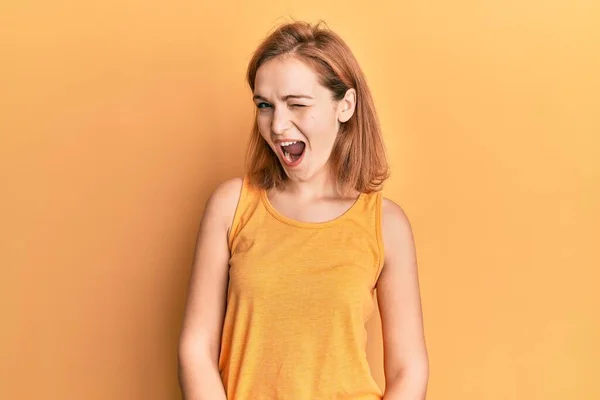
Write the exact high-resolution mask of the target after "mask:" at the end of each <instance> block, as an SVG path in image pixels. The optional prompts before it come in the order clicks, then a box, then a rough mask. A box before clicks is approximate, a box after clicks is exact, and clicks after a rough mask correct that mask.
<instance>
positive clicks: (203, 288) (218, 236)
mask: <svg viewBox="0 0 600 400" xmlns="http://www.w3.org/2000/svg"><path fill="white" fill-rule="evenodd" d="M241 186H242V180H241V179H240V178H236V179H232V180H229V181H226V182H224V183H223V184H221V185H220V186H219V187H218V188H217V189H216V190H215V191H214V192H213V194H212V195H211V196H210V198H209V199H208V201H207V203H206V208H205V210H204V215H203V217H202V222H201V224H200V230H199V233H198V238H197V242H196V249H195V255H194V263H193V266H192V273H191V277H190V282H189V286H188V295H187V302H186V308H185V313H184V317H183V324H182V329H181V335H180V339H179V349H178V356H179V357H178V358H179V370H178V375H179V384H180V387H181V391H182V394H183V398H184V400H226V395H225V390H224V388H223V383H222V380H221V376H220V374H219V365H218V364H219V353H220V346H221V343H220V342H221V333H222V329H223V319H224V317H225V308H226V301H227V298H226V297H227V285H228V277H229V247H228V245H227V233H228V230H229V228H230V225H231V222H232V220H233V214H234V212H235V209H236V206H237V202H238V200H239V196H240V190H241Z"/></svg>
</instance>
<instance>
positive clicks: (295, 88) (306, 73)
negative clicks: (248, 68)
mask: <svg viewBox="0 0 600 400" xmlns="http://www.w3.org/2000/svg"><path fill="white" fill-rule="evenodd" d="M318 78H319V77H318V76H317V74H315V73H314V72H313V70H312V69H311V68H310V67H309V66H308V65H306V64H305V63H303V62H302V61H300V60H298V59H297V58H294V57H285V58H274V59H271V60H269V61H267V62H265V63H264V64H263V65H261V66H260V68H258V70H257V71H256V79H255V81H254V92H255V94H258V95H262V96H277V97H282V96H285V95H287V94H306V95H319V94H321V92H322V90H325V91H326V89H325V88H324V87H323V86H321V85H320V83H319V81H318Z"/></svg>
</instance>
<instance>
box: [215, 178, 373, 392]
mask: <svg viewBox="0 0 600 400" xmlns="http://www.w3.org/2000/svg"><path fill="white" fill-rule="evenodd" d="M381 201H382V198H381V192H376V193H372V194H365V193H362V194H360V196H359V197H358V199H357V200H356V202H355V203H354V204H353V206H352V207H351V208H350V209H349V210H348V211H346V212H345V213H344V214H343V215H341V216H339V217H338V218H336V219H333V220H331V221H327V222H320V223H308V222H300V221H296V220H293V219H290V218H287V217H285V216H283V215H282V214H280V213H279V212H277V210H275V209H274V208H273V206H272V205H271V204H270V202H269V199H268V197H267V194H266V191H264V190H259V189H256V188H254V187H252V186H250V184H249V183H248V181H247V179H244V182H243V185H242V191H241V194H240V200H239V203H238V206H237V210H236V212H235V215H234V218H233V224H232V227H231V229H230V234H229V239H228V240H229V249H230V252H231V253H230V254H231V258H230V262H229V288H228V292H227V309H226V313H225V320H224V325H223V335H222V339H221V353H220V356H219V371H220V374H221V378H222V380H223V384H224V387H225V392H226V394H227V399H229V400H333V399H348V400H380V399H382V397H383V394H382V391H381V389H380V388H379V386H378V385H377V383H376V382H375V380H374V379H373V377H372V375H371V371H370V368H369V364H368V363H367V357H366V351H365V347H366V339H367V338H366V329H365V323H366V322H367V320H368V319H369V318H370V316H371V315H372V312H373V308H374V300H375V299H374V289H375V284H376V282H377V278H378V277H379V274H380V272H381V269H382V266H383V242H382V236H381V223H380V221H381V218H380V214H381Z"/></svg>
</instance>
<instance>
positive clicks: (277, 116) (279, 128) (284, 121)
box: [271, 107, 292, 135]
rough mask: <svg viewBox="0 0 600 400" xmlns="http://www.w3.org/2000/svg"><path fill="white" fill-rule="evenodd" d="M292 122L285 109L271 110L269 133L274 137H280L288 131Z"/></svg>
mask: <svg viewBox="0 0 600 400" xmlns="http://www.w3.org/2000/svg"><path fill="white" fill-rule="evenodd" d="M291 125H292V122H291V121H290V118H289V114H288V112H287V110H286V108H285V107H278V109H275V110H273V119H272V120H271V131H272V132H273V133H274V134H275V135H282V134H283V133H284V132H285V131H287V130H288V129H290V127H291Z"/></svg>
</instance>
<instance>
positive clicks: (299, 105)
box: [256, 103, 306, 110]
mask: <svg viewBox="0 0 600 400" xmlns="http://www.w3.org/2000/svg"><path fill="white" fill-rule="evenodd" d="M271 107H272V106H271V105H270V104H269V103H258V104H257V105H256V108H258V109H259V110H262V109H265V108H271ZM290 107H296V108H302V107H306V105H304V104H290Z"/></svg>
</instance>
